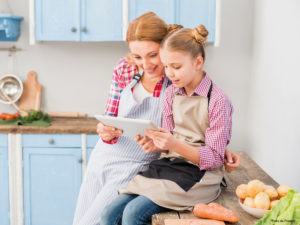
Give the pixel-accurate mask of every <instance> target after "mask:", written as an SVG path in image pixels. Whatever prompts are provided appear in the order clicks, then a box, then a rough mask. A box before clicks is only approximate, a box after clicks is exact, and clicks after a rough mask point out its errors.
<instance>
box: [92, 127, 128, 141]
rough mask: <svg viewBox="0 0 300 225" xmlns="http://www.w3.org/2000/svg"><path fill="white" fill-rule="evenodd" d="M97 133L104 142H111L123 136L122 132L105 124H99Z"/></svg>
mask: <svg viewBox="0 0 300 225" xmlns="http://www.w3.org/2000/svg"><path fill="white" fill-rule="evenodd" d="M97 133H98V135H99V137H100V138H101V139H102V140H103V141H111V140H113V139H114V138H118V137H120V136H121V135H122V133H123V132H122V130H120V129H117V128H115V127H111V126H106V125H104V124H103V123H98V124H97Z"/></svg>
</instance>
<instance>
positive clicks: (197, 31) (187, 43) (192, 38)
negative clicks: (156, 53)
mask: <svg viewBox="0 0 300 225" xmlns="http://www.w3.org/2000/svg"><path fill="white" fill-rule="evenodd" d="M169 26H170V25H169ZM169 30H171V27H170V28H169ZM207 36H208V31H207V29H206V28H205V26H203V25H199V26H197V27H196V28H194V29H190V28H181V29H179V30H177V31H176V32H171V33H170V34H168V35H167V37H166V38H165V39H164V40H163V41H162V43H161V46H162V48H167V49H169V50H173V51H183V52H189V53H190V54H191V55H192V56H193V57H197V56H198V55H199V54H200V55H201V56H202V57H203V59H204V60H205V51H204V46H205V43H206V41H207Z"/></svg>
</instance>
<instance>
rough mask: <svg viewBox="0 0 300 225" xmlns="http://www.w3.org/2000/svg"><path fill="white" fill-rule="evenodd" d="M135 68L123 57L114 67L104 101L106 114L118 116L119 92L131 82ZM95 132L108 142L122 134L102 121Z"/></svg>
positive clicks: (114, 141)
mask: <svg viewBox="0 0 300 225" xmlns="http://www.w3.org/2000/svg"><path fill="white" fill-rule="evenodd" d="M135 70H136V67H135V66H133V65H130V64H129V63H128V62H127V61H126V59H125V58H123V59H121V60H120V61H119V63H118V65H117V66H116V67H115V68H114V70H113V77H112V82H111V85H110V91H109V97H108V100H107V103H106V109H105V114H106V115H109V116H118V109H119V103H120V97H121V92H122V90H123V89H124V88H125V87H126V86H127V85H128V84H129V83H130V82H131V80H132V77H133V75H134V74H135ZM97 133H98V134H99V136H100V137H101V138H102V140H103V141H105V142H106V143H109V144H114V143H116V142H117V139H118V137H119V136H121V135H122V132H121V131H120V130H118V129H116V128H114V127H110V126H105V124H102V123H98V125H97Z"/></svg>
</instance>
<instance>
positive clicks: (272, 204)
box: [270, 200, 280, 209]
mask: <svg viewBox="0 0 300 225" xmlns="http://www.w3.org/2000/svg"><path fill="white" fill-rule="evenodd" d="M279 201H280V200H274V201H271V203H270V209H272V208H273V207H274V206H275V205H276V204H277V203H278V202H279Z"/></svg>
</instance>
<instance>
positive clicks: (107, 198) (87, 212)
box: [73, 75, 168, 225]
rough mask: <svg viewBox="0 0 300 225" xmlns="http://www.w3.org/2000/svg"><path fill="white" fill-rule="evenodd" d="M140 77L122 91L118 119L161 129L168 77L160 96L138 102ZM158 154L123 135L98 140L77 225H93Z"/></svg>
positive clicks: (85, 178) (84, 185)
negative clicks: (149, 123) (136, 88)
mask: <svg viewBox="0 0 300 225" xmlns="http://www.w3.org/2000/svg"><path fill="white" fill-rule="evenodd" d="M140 77H141V76H139V75H135V77H134V79H133V80H132V82H131V83H130V84H129V85H128V86H127V87H126V88H125V89H124V90H123V91H122V93H121V97H120V103H119V114H118V115H119V116H122V117H128V118H140V119H148V120H151V121H153V122H154V123H155V124H156V125H157V126H161V118H162V105H163V104H162V103H163V95H164V92H165V89H166V86H167V84H168V79H167V78H165V80H164V84H163V87H162V90H161V94H160V97H152V96H150V97H146V98H145V99H144V100H143V101H142V102H140V103H137V102H136V101H135V99H134V97H133V93H132V88H133V87H134V85H135V84H136V83H137V82H138V81H139V79H140ZM158 157H159V154H158V153H145V152H144V151H143V150H142V149H141V147H140V146H139V145H138V144H137V143H136V141H135V140H133V139H132V138H129V137H124V136H121V137H120V138H119V139H118V142H117V143H115V144H107V143H104V142H103V141H102V140H101V139H100V140H99V141H98V143H97V145H96V146H95V148H94V150H93V151H92V154H91V157H90V160H89V163H88V168H87V172H86V175H85V177H84V181H83V183H82V185H81V188H80V193H79V197H78V203H77V208H76V213H75V216H74V223H73V224H74V225H92V224H93V225H94V224H96V223H97V221H98V220H99V218H100V215H101V212H102V210H103V209H104V208H105V207H106V206H107V205H108V204H110V203H111V202H112V201H113V199H114V198H116V197H117V196H118V189H119V188H121V187H125V186H126V185H127V184H128V182H129V181H130V180H132V179H133V177H134V176H136V174H137V173H138V172H140V171H144V170H146V169H147V168H148V166H149V163H150V162H151V161H153V160H156V159H158Z"/></svg>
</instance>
